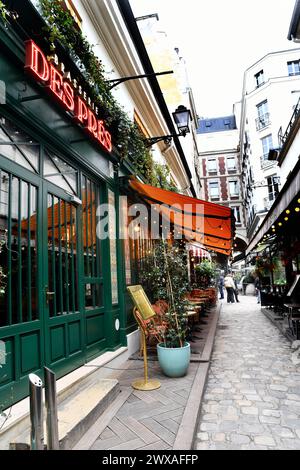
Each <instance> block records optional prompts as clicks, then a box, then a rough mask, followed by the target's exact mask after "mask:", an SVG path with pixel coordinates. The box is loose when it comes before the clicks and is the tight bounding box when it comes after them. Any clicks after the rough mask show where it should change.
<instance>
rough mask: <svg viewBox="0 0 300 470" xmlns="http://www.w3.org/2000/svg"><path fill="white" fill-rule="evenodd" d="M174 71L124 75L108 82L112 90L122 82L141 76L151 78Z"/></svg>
mask: <svg viewBox="0 0 300 470" xmlns="http://www.w3.org/2000/svg"><path fill="white" fill-rule="evenodd" d="M172 73H174V71H173V70H167V71H166V72H158V73H144V74H142V75H131V76H129V77H122V78H114V79H113V80H108V83H110V84H111V85H110V88H109V89H110V90H112V89H113V88H115V87H116V86H118V85H120V84H121V83H124V82H128V81H129V80H138V79H140V78H151V77H157V76H159V75H170V74H172Z"/></svg>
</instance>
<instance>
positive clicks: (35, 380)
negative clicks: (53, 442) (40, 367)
mask: <svg viewBox="0 0 300 470" xmlns="http://www.w3.org/2000/svg"><path fill="white" fill-rule="evenodd" d="M29 396H30V422H31V433H30V443H31V450H44V428H43V382H42V381H41V379H40V378H39V377H38V376H37V375H35V374H30V375H29Z"/></svg>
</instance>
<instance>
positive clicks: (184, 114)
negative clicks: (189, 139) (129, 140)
mask: <svg viewBox="0 0 300 470" xmlns="http://www.w3.org/2000/svg"><path fill="white" fill-rule="evenodd" d="M172 114H173V119H174V121H175V124H176V126H177V129H178V134H169V135H162V136H159V137H150V138H149V139H145V140H144V142H145V145H146V147H152V145H154V144H157V143H158V142H162V141H164V142H165V143H166V144H167V145H168V144H170V143H171V141H172V139H173V138H174V137H185V136H186V134H188V133H189V132H190V127H189V124H190V120H191V118H192V115H191V112H190V110H189V109H187V108H186V107H185V106H182V105H181V106H178V108H177V109H176V111H175V112H174V113H172Z"/></svg>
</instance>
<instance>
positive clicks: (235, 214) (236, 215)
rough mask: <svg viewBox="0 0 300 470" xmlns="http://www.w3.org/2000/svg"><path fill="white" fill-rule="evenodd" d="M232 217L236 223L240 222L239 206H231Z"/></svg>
mask: <svg viewBox="0 0 300 470" xmlns="http://www.w3.org/2000/svg"><path fill="white" fill-rule="evenodd" d="M233 212H234V217H235V221H236V223H237V224H241V223H242V219H241V208H240V206H235V207H233Z"/></svg>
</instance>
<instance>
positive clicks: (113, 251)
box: [108, 190, 119, 304]
mask: <svg viewBox="0 0 300 470" xmlns="http://www.w3.org/2000/svg"><path fill="white" fill-rule="evenodd" d="M108 203H109V206H110V214H109V239H110V265H111V266H110V270H111V291H112V303H113V304H117V303H118V302H119V296H118V268H117V242H116V220H115V195H114V193H113V192H112V191H110V190H109V191H108Z"/></svg>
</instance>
